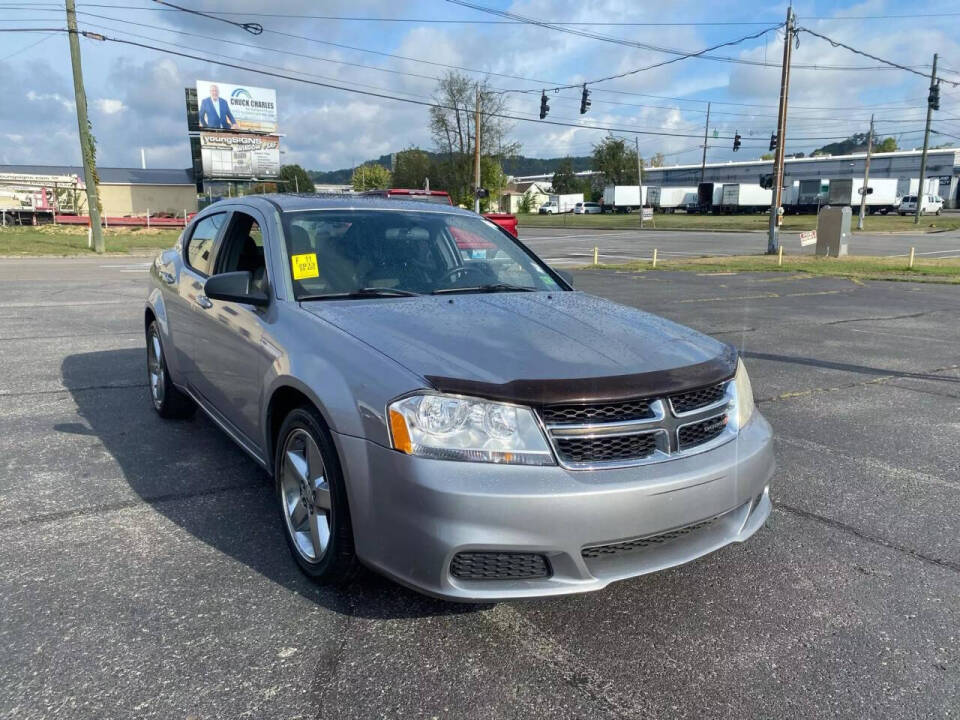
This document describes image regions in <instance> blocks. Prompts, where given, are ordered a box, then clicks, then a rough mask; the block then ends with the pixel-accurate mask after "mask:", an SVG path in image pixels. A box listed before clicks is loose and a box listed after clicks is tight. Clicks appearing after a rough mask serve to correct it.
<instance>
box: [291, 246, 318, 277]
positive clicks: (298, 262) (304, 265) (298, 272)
mask: <svg viewBox="0 0 960 720" xmlns="http://www.w3.org/2000/svg"><path fill="white" fill-rule="evenodd" d="M290 264H291V265H292V266H293V279H294V280H306V279H307V278H315V277H320V269H319V268H318V267H317V254H316V253H305V254H303V255H294V256H292V257H291V258H290Z"/></svg>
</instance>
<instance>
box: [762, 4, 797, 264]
mask: <svg viewBox="0 0 960 720" xmlns="http://www.w3.org/2000/svg"><path fill="white" fill-rule="evenodd" d="M792 52H793V6H792V5H791V6H790V7H788V8H787V23H786V25H784V33H783V68H782V69H781V71H780V110H779V112H778V113H777V147H776V154H775V155H774V158H773V200H772V202H771V204H770V235H769V238H768V239H767V254H768V255H775V254H776V252H777V249H778V248H779V247H780V214H779V210H780V196H781V192H782V190H783V151H784V146H785V145H786V144H787V143H786V139H787V99H788V97H789V96H790V57H791V54H792Z"/></svg>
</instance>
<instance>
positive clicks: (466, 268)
mask: <svg viewBox="0 0 960 720" xmlns="http://www.w3.org/2000/svg"><path fill="white" fill-rule="evenodd" d="M471 273H472V274H473V275H476V276H477V277H478V279H479V280H480V281H481V282H487V281H488V280H489V278H488V277H487V272H486V270H484V269H483V268H478V267H473V266H472V265H461V266H460V267H455V268H451V269H450V270H448V271H447V272H446V273H444V275H443V280H445V281H448V282H451V283H453V282H456V281H457V280H459V279H460V278H461V277H463V276H469V275H470V274H471Z"/></svg>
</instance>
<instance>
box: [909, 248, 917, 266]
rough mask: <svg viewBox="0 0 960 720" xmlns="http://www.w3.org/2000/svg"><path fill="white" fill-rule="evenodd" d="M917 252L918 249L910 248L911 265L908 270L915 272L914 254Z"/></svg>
mask: <svg viewBox="0 0 960 720" xmlns="http://www.w3.org/2000/svg"><path fill="white" fill-rule="evenodd" d="M915 250H916V248H910V264H909V265H907V268H908V269H910V270H913V253H914V251H915Z"/></svg>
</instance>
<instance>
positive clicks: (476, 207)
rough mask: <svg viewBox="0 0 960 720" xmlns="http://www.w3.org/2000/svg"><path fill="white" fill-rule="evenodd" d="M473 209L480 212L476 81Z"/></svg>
mask: <svg viewBox="0 0 960 720" xmlns="http://www.w3.org/2000/svg"><path fill="white" fill-rule="evenodd" d="M473 128H474V130H475V132H474V136H475V137H474V139H473V144H474V146H475V147H474V148H473V211H474V212H475V213H478V214H479V212H480V84H479V83H477V108H476V117H475V118H474V120H473Z"/></svg>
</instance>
